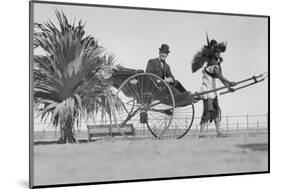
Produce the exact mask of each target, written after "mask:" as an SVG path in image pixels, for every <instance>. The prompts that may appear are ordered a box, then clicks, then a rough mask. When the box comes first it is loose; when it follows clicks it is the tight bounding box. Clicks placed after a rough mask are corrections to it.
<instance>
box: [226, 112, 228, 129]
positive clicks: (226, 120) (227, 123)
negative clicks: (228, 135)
mask: <svg viewBox="0 0 281 189" xmlns="http://www.w3.org/2000/svg"><path fill="white" fill-rule="evenodd" d="M226 132H228V115H227V116H226Z"/></svg>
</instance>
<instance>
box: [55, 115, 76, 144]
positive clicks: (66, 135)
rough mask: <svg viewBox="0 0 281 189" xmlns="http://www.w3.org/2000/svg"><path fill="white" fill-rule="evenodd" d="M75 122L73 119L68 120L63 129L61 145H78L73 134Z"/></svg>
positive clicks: (60, 139) (59, 141)
mask: <svg viewBox="0 0 281 189" xmlns="http://www.w3.org/2000/svg"><path fill="white" fill-rule="evenodd" d="M73 126H74V122H73V120H72V118H71V117H69V118H68V119H67V120H66V123H65V126H64V127H62V128H61V136H60V138H59V140H58V143H59V144H66V143H76V142H77V141H76V139H75V137H74V132H73Z"/></svg>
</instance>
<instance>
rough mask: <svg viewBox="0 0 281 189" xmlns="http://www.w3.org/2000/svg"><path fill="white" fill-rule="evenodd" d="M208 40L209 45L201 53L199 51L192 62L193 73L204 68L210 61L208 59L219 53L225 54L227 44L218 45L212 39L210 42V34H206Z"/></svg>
mask: <svg viewBox="0 0 281 189" xmlns="http://www.w3.org/2000/svg"><path fill="white" fill-rule="evenodd" d="M206 39H207V45H205V46H204V47H203V48H202V49H201V50H200V51H198V52H197V53H196V54H195V55H194V57H193V60H192V62H191V69H192V72H193V73H194V72H196V71H197V70H199V69H200V68H202V67H203V65H204V63H205V62H207V61H208V58H209V57H210V56H212V55H213V54H214V53H216V52H219V53H222V52H225V51H226V46H227V43H226V42H225V43H224V42H221V43H218V42H217V41H216V40H214V39H212V40H211V41H210V40H209V37H208V33H207V32H206Z"/></svg>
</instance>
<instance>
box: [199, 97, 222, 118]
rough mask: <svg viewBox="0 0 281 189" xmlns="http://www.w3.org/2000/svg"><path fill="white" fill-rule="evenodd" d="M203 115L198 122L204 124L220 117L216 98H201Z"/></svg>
mask: <svg viewBox="0 0 281 189" xmlns="http://www.w3.org/2000/svg"><path fill="white" fill-rule="evenodd" d="M203 108H204V109H203V115H202V117H201V122H200V124H205V123H208V122H210V123H211V122H212V121H213V120H215V119H217V118H219V117H220V107H219V103H218V98H217V97H215V98H214V99H211V98H207V99H204V100H203Z"/></svg>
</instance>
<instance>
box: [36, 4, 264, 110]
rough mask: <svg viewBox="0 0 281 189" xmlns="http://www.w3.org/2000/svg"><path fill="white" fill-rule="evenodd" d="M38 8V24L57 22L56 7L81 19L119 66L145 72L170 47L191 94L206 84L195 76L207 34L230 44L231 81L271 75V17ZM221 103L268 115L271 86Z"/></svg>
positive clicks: (227, 72) (226, 67)
mask: <svg viewBox="0 0 281 189" xmlns="http://www.w3.org/2000/svg"><path fill="white" fill-rule="evenodd" d="M34 7H35V8H34V20H35V22H39V23H42V22H46V21H47V20H48V19H50V20H51V21H53V22H57V21H56V19H55V13H54V11H55V9H58V10H62V11H63V12H64V13H65V14H66V16H67V17H68V18H69V20H71V21H74V20H76V22H77V21H78V20H80V19H82V21H85V22H86V27H85V30H86V34H89V35H92V36H93V37H95V38H97V39H98V40H99V43H100V45H102V46H103V47H105V48H107V49H108V51H109V52H111V53H113V54H114V55H115V57H116V63H117V64H121V65H123V66H125V67H128V68H135V69H145V67H146V64H147V62H148V60H149V59H151V58H156V57H158V52H159V50H158V49H159V48H160V46H161V44H162V43H166V44H168V45H169V46H170V51H171V52H170V54H169V56H168V58H167V60H166V61H167V63H168V64H169V65H170V67H171V70H172V73H173V75H174V76H175V78H176V79H177V80H179V81H180V82H181V83H182V84H183V86H184V87H185V88H186V89H187V90H189V91H191V92H195V91H198V90H199V89H200V85H201V80H202V71H201V70H199V71H197V72H196V73H192V72H191V61H192V58H193V56H194V54H195V53H196V52H197V51H198V50H200V49H201V47H202V46H203V45H205V44H206V34H205V33H206V31H207V32H208V34H209V38H210V39H213V38H214V39H216V40H217V41H219V42H220V41H227V50H226V52H225V53H223V54H222V57H223V59H224V61H223V63H222V70H223V75H224V76H225V77H226V78H228V79H229V80H232V81H239V80H242V79H245V78H248V77H251V76H253V75H258V74H261V73H264V72H266V71H268V64H269V63H268V23H267V18H261V17H245V16H228V15H210V14H199V13H186V12H164V11H152V10H135V9H120V8H105V7H84V6H70V5H51V4H39V3H35V6H34ZM218 83H219V82H218ZM221 85H222V84H221V83H219V86H221ZM219 103H220V106H221V109H222V114H223V115H241V114H242V115H244V114H266V113H267V112H268V82H267V80H266V81H265V82H261V83H259V84H256V85H253V86H251V87H248V88H245V89H242V90H240V91H236V92H235V93H231V94H228V95H224V96H220V97H219ZM195 110H196V111H195V116H201V114H202V103H201V102H199V103H196V104H195Z"/></svg>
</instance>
